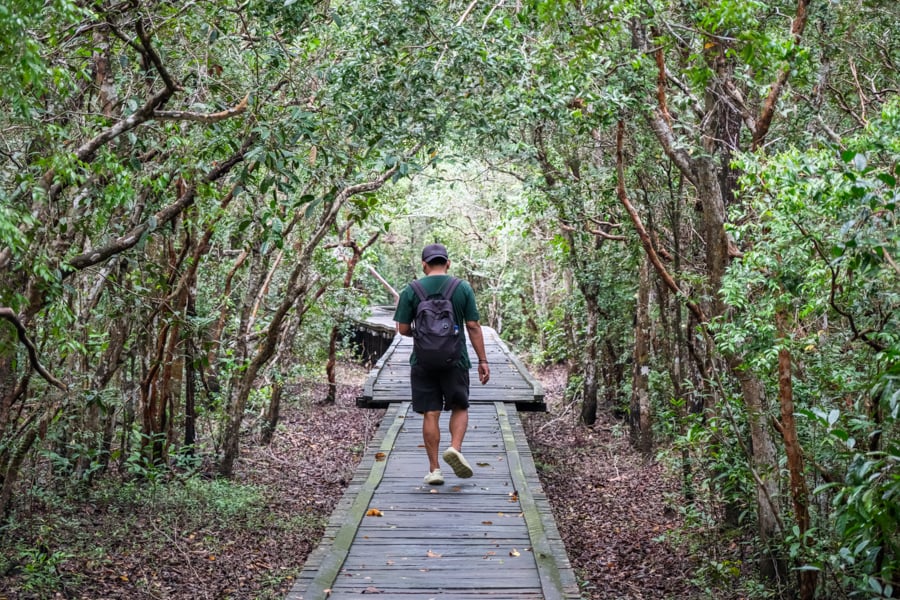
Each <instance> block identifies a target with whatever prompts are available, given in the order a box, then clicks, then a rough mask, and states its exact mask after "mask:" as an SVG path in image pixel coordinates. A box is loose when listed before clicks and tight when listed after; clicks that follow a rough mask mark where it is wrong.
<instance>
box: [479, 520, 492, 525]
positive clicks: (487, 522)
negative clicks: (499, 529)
mask: <svg viewBox="0 0 900 600" xmlns="http://www.w3.org/2000/svg"><path fill="white" fill-rule="evenodd" d="M481 524H482V525H493V524H494V522H493V521H482V522H481Z"/></svg>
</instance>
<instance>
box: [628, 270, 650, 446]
mask: <svg viewBox="0 0 900 600" xmlns="http://www.w3.org/2000/svg"><path fill="white" fill-rule="evenodd" d="M633 356H634V360H633V363H632V369H633V370H632V378H631V410H630V411H629V412H630V414H629V424H630V426H631V443H632V444H633V445H634V446H635V447H636V448H638V449H639V450H640V451H641V453H642V454H643V455H644V456H645V457H647V456H649V454H650V452H651V451H652V449H653V431H652V428H651V415H650V389H649V383H650V261H649V260H648V259H647V257H644V259H643V260H642V261H641V268H640V275H639V283H638V294H637V306H636V317H635V326H634V355H633Z"/></svg>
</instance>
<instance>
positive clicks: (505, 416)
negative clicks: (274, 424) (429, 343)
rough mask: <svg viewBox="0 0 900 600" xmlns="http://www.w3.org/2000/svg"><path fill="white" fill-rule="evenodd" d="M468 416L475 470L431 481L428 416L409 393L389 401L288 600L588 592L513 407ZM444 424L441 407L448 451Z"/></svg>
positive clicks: (514, 597)
mask: <svg viewBox="0 0 900 600" xmlns="http://www.w3.org/2000/svg"><path fill="white" fill-rule="evenodd" d="M501 389H502V388H496V390H497V393H496V395H495V398H496V399H497V400H503V395H502V393H501V392H500V390H501ZM469 413H470V414H469V430H468V433H467V434H466V440H465V445H464V447H463V451H464V453H465V455H466V458H467V459H468V461H469V462H470V463H471V465H472V467H473V469H474V471H475V473H474V475H473V477H471V478H470V479H459V478H457V477H455V476H454V475H453V472H452V470H451V469H450V468H449V467H447V466H446V465H444V468H443V471H444V476H445V478H446V483H445V484H444V485H443V486H428V485H425V484H424V483H423V482H422V477H423V476H424V475H425V473H426V471H427V469H428V462H427V459H426V458H425V450H424V448H423V446H422V433H421V427H422V417H421V416H420V415H417V414H415V413H414V412H413V411H412V410H411V409H410V405H409V403H408V402H400V403H393V404H391V405H390V407H389V409H388V411H387V413H386V415H385V417H384V420H383V422H382V427H381V429H380V430H379V434H378V436H377V437H376V440H375V441H374V443H373V444H372V445H371V447H370V450H369V452H368V453H367V454H366V456H365V457H364V459H363V461H362V462H361V463H360V466H359V468H358V470H357V472H356V475H355V477H354V479H353V481H352V482H351V484H350V487H349V488H348V490H347V491H346V493H345V495H344V497H343V499H342V500H341V502H340V504H339V505H338V507H337V509H336V510H335V512H334V514H333V515H332V517H331V520H330V521H329V524H328V526H327V529H326V531H325V536H324V538H323V540H322V542H321V544H320V546H319V547H318V548H317V549H316V550H315V551H314V552H313V554H312V555H311V556H310V557H309V559H308V560H307V562H306V564H305V566H304V568H303V571H302V573H301V575H300V577H299V578H298V580H297V582H296V584H295V586H294V589H293V590H292V591H291V593H290V595H289V596H288V600H324V599H325V598H331V599H333V600H341V599H344V598H357V597H359V595H360V594H378V597H379V598H385V599H394V600H401V599H402V600H414V599H423V600H424V599H426V598H438V597H439V598H442V599H449V600H452V599H459V600H464V599H474V598H479V599H495V600H498V599H504V600H519V599H574V598H579V597H580V596H579V593H578V586H577V583H576V580H575V577H574V574H573V572H572V569H571V567H570V565H569V561H568V558H567V557H566V553H565V548H564V547H563V543H562V541H561V539H560V536H559V532H558V531H557V529H556V525H555V523H554V521H553V517H552V513H551V512H550V507H549V505H548V502H547V499H546V497H545V496H544V493H543V490H542V489H541V485H540V482H539V480H538V478H537V472H536V470H535V466H534V461H533V459H532V457H531V452H530V451H529V449H528V446H527V442H526V439H525V435H524V432H523V431H522V426H521V423H520V421H519V418H518V413H517V411H516V408H515V405H514V404H505V403H503V402H500V401H496V402H490V403H488V402H483V403H480V404H476V405H473V406H472V408H471V409H470V411H469ZM447 426H448V415H444V416H443V417H442V419H441V429H442V436H443V438H444V441H443V444H442V446H441V447H442V448H443V447H445V445H446V441H447V439H448V433H447ZM373 511H378V512H379V513H380V515H381V516H374V515H372V514H371V513H372V512H373Z"/></svg>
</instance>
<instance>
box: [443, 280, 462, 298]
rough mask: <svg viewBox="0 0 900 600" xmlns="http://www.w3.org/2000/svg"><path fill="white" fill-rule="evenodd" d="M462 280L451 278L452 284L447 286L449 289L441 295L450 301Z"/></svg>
mask: <svg viewBox="0 0 900 600" xmlns="http://www.w3.org/2000/svg"><path fill="white" fill-rule="evenodd" d="M459 282H460V279H459V277H453V276H451V277H450V283H449V284H447V289H445V290H444V291H443V292H442V293H441V295H442V296H444V298H445V299H447V300H450V299H451V298H453V292H455V291H456V286H458V285H459Z"/></svg>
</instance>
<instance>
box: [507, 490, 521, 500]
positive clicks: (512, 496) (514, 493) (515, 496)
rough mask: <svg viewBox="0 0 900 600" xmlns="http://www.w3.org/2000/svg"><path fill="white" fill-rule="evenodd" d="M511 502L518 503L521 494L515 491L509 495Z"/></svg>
mask: <svg viewBox="0 0 900 600" xmlns="http://www.w3.org/2000/svg"><path fill="white" fill-rule="evenodd" d="M509 501H510V502H518V501H519V492H517V491H515V490H513V491H511V492H510V493H509Z"/></svg>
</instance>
